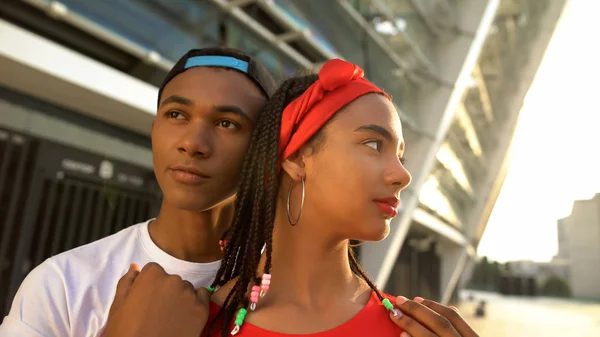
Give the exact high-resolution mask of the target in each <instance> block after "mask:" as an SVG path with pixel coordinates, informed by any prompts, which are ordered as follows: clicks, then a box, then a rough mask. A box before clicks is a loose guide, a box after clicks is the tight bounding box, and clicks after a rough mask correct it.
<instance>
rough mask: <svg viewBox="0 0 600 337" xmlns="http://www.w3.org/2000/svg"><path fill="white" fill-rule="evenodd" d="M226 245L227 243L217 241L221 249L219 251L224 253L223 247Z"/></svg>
mask: <svg viewBox="0 0 600 337" xmlns="http://www.w3.org/2000/svg"><path fill="white" fill-rule="evenodd" d="M226 244H227V241H225V240H219V247H221V251H222V252H223V251H225V245H226Z"/></svg>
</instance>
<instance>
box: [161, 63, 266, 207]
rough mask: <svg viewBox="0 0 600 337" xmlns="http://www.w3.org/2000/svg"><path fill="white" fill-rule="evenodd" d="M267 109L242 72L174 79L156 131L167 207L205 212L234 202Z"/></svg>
mask: <svg viewBox="0 0 600 337" xmlns="http://www.w3.org/2000/svg"><path fill="white" fill-rule="evenodd" d="M264 104H265V98H264V96H263V95H262V93H261V91H260V89H259V88H258V87H257V86H256V85H255V84H254V83H253V82H252V81H251V80H250V79H248V78H247V77H246V76H244V75H243V74H241V73H239V72H237V71H233V70H226V69H214V68H203V67H197V68H192V69H188V70H186V71H185V72H183V73H181V74H179V75H177V76H176V77H175V78H173V79H172V80H171V81H170V82H169V83H168V84H167V85H166V86H165V88H164V89H163V91H162V95H161V97H160V106H159V108H158V112H157V115H156V120H155V121H154V124H153V127H152V153H153V161H154V174H155V175H156V179H157V180H158V183H159V185H160V187H161V189H162V192H163V194H164V200H163V202H164V203H167V204H170V205H172V206H174V207H175V208H178V209H183V210H189V211H204V210H207V209H210V208H213V207H215V206H217V205H218V204H219V203H221V202H223V201H225V200H227V199H229V198H230V197H232V196H233V195H234V194H235V192H236V189H237V183H238V178H239V174H240V170H241V167H242V164H243V161H244V156H245V154H246V150H247V148H248V145H249V142H250V137H251V135H252V129H253V127H254V123H255V121H256V119H257V118H258V114H259V113H260V111H261V110H262V108H263V106H264Z"/></svg>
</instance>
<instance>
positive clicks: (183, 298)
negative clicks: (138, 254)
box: [104, 263, 210, 337]
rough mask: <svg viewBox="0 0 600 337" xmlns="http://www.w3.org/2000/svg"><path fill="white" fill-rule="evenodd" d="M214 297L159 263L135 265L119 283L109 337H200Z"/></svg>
mask: <svg viewBox="0 0 600 337" xmlns="http://www.w3.org/2000/svg"><path fill="white" fill-rule="evenodd" d="M209 301H210V294H209V293H208V290H206V289H205V288H200V289H198V290H194V286H193V285H192V284H191V283H190V282H188V281H184V280H182V279H181V277H179V276H177V275H169V274H167V273H166V272H165V270H164V269H163V268H162V267H161V266H160V265H158V264H156V263H149V264H147V265H146V266H144V268H143V269H142V271H139V267H138V266H137V265H135V264H132V265H131V267H130V268H129V270H128V271H127V273H126V274H125V275H124V276H123V277H122V278H121V279H120V280H119V283H118V284H117V292H116V293H115V299H114V301H113V304H112V306H111V308H110V312H109V315H108V321H107V322H106V329H105V332H104V336H105V337H117V336H118V337H154V336H156V337H163V336H178V337H187V336H190V337H198V336H200V334H201V333H202V330H203V329H204V326H205V325H206V321H207V320H208V307H209Z"/></svg>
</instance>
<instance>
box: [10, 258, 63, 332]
mask: <svg viewBox="0 0 600 337" xmlns="http://www.w3.org/2000/svg"><path fill="white" fill-rule="evenodd" d="M69 335H70V322H69V311H68V304H67V293H66V287H65V282H64V276H63V275H62V273H61V272H60V270H59V268H58V266H57V265H56V264H55V263H54V262H53V260H52V259H48V260H46V261H45V262H43V263H42V264H40V265H39V266H37V267H36V268H35V269H33V270H32V271H31V272H30V273H29V275H27V277H26V278H25V280H23V283H22V284H21V287H20V288H19V290H18V291H17V294H16V295H15V298H14V300H13V304H12V307H11V309H10V312H9V314H8V316H6V317H5V318H4V321H3V322H2V324H1V325H0V337H33V336H35V337H54V336H56V337H65V336H69Z"/></svg>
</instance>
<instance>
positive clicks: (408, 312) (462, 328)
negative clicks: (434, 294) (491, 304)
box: [390, 296, 479, 337]
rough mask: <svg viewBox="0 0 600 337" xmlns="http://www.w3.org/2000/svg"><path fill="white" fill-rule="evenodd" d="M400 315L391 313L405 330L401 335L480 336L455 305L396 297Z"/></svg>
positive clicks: (433, 336) (423, 336)
mask: <svg viewBox="0 0 600 337" xmlns="http://www.w3.org/2000/svg"><path fill="white" fill-rule="evenodd" d="M396 307H397V308H398V309H400V310H399V312H397V314H398V315H396V316H394V315H390V317H391V319H392V321H394V322H395V323H396V324H397V325H398V326H399V327H400V328H402V330H404V332H402V334H401V337H408V336H412V337H479V336H478V335H477V333H476V332H475V331H474V330H473V329H472V328H471V327H470V326H469V324H468V323H467V322H466V321H465V320H464V319H463V318H462V316H461V315H460V314H459V313H458V310H457V309H456V308H455V307H447V306H445V305H443V304H440V303H437V302H434V301H430V300H424V299H422V298H420V297H415V300H414V301H411V300H408V299H407V298H405V297H402V296H399V297H397V298H396Z"/></svg>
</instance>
